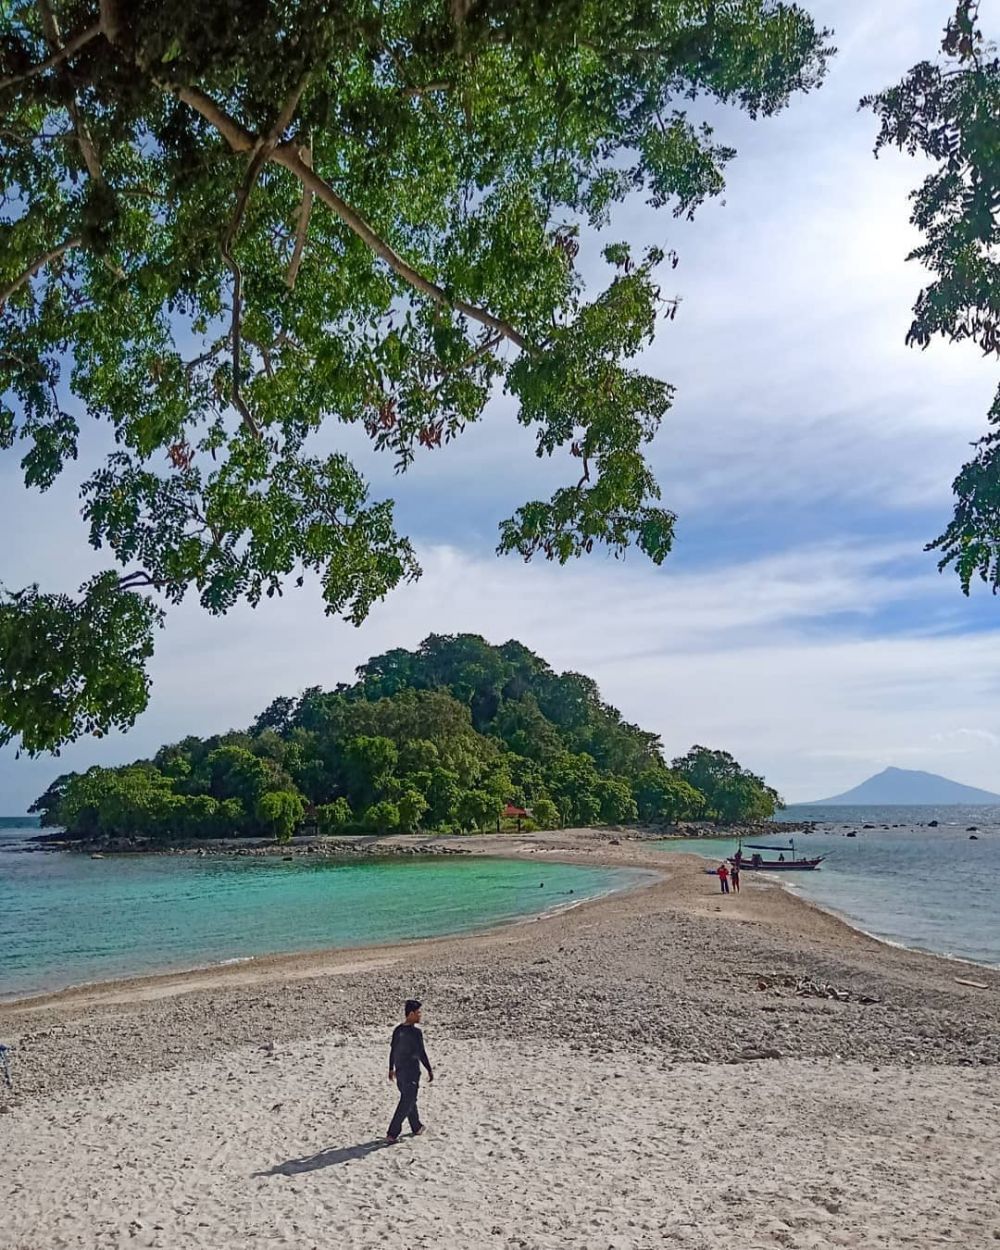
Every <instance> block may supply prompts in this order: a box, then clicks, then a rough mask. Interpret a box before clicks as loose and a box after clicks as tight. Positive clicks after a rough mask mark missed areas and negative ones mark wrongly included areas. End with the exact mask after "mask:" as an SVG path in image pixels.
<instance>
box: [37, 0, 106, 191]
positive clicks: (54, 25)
mask: <svg viewBox="0 0 1000 1250" xmlns="http://www.w3.org/2000/svg"><path fill="white" fill-rule="evenodd" d="M38 11H39V13H41V15H42V27H43V29H44V31H45V38H46V39H47V40H48V41H49V43H50V44H51V45H52V46H53V48H55V49H56V52H60V51H62V48H63V42H62V35H61V33H60V31H59V22H58V19H57V18H56V15H55V14H54V13H53V12H52V6H51V5H50V4H49V2H48V0H38ZM66 107H67V111H68V112H69V115H70V119H71V120H72V122H73V127H74V129H75V130H76V137H77V141H78V142H79V144H80V151H81V153H82V154H83V163H84V164H85V165H86V166H87V173H88V174H90V176H91V178H93V180H94V182H96V183H98V184H99V185H103V183H104V173H103V171H102V169H101V162H100V160H99V159H98V156H97V148H96V147H94V140H93V138H92V137H91V134H90V129H89V127H88V126H87V122H86V119H85V118H84V116H83V113H81V111H80V104H79V101H78V100H77V98H76V92H75V91H71V92H70V96H69V100H68V102H67V106H66Z"/></svg>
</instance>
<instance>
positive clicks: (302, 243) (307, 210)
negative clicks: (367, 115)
mask: <svg viewBox="0 0 1000 1250" xmlns="http://www.w3.org/2000/svg"><path fill="white" fill-rule="evenodd" d="M302 159H303V161H304V162H305V163H306V164H307V165H308V166H309V168H310V169H312V147H311V146H309V147H303V148H302ZM315 198H316V196H315V193H314V192H312V191H310V190H309V188H308V187H303V188H302V203H301V204H300V205H299V211H298V216H297V219H296V222H295V248H294V250H293V251H292V259H291V260H290V261H289V262H288V273H287V274H285V285H286V286H287V287H288V289H289V290H290V291H293V290H294V289H295V279H296V278H297V277H298V276H299V266H300V265H301V264H302V254H303V252H304V251H305V247H306V238H307V236H308V234H309V218H310V216H311V214H312V206H313V201H314V200H315Z"/></svg>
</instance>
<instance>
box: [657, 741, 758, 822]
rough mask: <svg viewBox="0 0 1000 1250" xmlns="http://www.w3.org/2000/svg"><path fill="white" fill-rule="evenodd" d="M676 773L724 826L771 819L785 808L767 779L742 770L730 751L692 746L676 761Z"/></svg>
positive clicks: (711, 815)
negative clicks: (780, 808) (695, 791)
mask: <svg viewBox="0 0 1000 1250" xmlns="http://www.w3.org/2000/svg"><path fill="white" fill-rule="evenodd" d="M672 767H673V769H674V771H675V772H676V773H679V774H680V776H681V777H682V778H683V779H684V780H685V781H686V782H687V783H688V784H689V785H690V786H692V787H693V788H694V789H695V790H697V791H698V792H699V793H700V794H701V795H703V796H704V804H705V806H704V809H703V815H705V816H706V817H707V818H708V819H709V820H717V821H719V822H721V823H722V824H735V823H737V822H739V821H756V820H767V819H769V818H770V817H771V816H773V815H774V813H775V811H776V810H777V809H778V808H779V807H781V806H782V802H781V798H780V796H779V794H778V792H777V791H776V790H772V789H771V787H770V786H769V785H767V784H766V783H765V781H764V779H763V777H758V776H757V775H756V774H755V773H752V772H750V771H748V770H747V769H745V768H741V767H740V765H739V764H738V763H737V762H736V760H734V759H733V757H732V756H731V755H730V754H729V752H728V751H710V750H708V748H707V747H699V746H695V747H692V748H691V750H690V751H689V752H688V753H687V755H684V756H682V757H681V758H680V759H676V760H674V762H673V765H672Z"/></svg>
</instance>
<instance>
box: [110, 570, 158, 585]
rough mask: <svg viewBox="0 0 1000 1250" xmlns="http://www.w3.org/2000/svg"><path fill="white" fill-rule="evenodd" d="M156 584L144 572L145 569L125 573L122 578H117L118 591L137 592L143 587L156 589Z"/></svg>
mask: <svg viewBox="0 0 1000 1250" xmlns="http://www.w3.org/2000/svg"><path fill="white" fill-rule="evenodd" d="M157 585H158V583H157V582H156V581H155V580H154V579H153V578H152V577H151V576H150V575H149V573H147V572H146V570H145V569H136V571H135V572H134V573H126V574H125V576H124V577H119V579H118V586H117V588H116V589H118V590H139V589H141V588H142V587H145V586H152V587H154V588H155V587H156V586H157Z"/></svg>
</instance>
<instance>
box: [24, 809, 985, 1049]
mask: <svg viewBox="0 0 1000 1250" xmlns="http://www.w3.org/2000/svg"><path fill="white" fill-rule="evenodd" d="M690 836H691V835H690V834H689V833H683V834H677V835H673V837H676V840H678V841H680V840H685V839H689V838H690ZM712 836H713V837H716V838H717V839H718V840H731V838H732V836H733V835H732V833H730V832H725V833H719V834H717V835H712ZM705 837H706V840H711V838H709V837H708V835H705ZM670 840H672V836H671V835H668V836H661V835H659V834H657V835H655V836H650V835H649V834H646V833H640V834H636V833H632V832H630V831H629V830H627V829H619V828H615V829H610V830H608V829H593V828H590V829H570V830H559V831H556V832H552V833H545V832H538V833H533V834H511V833H501V834H493V833H490V834H478V835H469V834H463V835H435V836H431V837H427V836H423V835H391V836H387V837H375V836H372V837H368V838H365V840H364V845H363V846H350V845H349V851H350V856H349V857H352V858H353V857H354V856H356V855H364V856H372V857H377V856H378V855H383V856H386V857H395V856H398V855H403V856H408V857H409V856H414V857H417V856H422V855H427V856H434V855H456V854H461V855H463V856H470V857H487V858H511V859H526V858H528V857H529V856H531V855H544V856H545V857H546V859H548V860H549V861H551V862H558V863H563V864H569V865H578V866H584V867H600V868H608V869H622V868H625V869H637V870H639V871H643V872H648V873H651V874H655V875H656V876H657V877H658V878H659V879H660V883H663V882H666V881H667V880H669V878H670V877H671V876H672V875H673V873H672V869H674V868H675V867H676V869H679V870H682V871H683V870H685V869H686V870H690V869H691V868H692V867H694V866H697V869H698V871H699V873H703V872H704V868H703V866H704V864H705V863H706V862H708V861H712V860H713V858H714V857H713V856H710V855H701V854H699V853H698V852H691V853H690V854H687V853H683V852H679V853H678V852H672V853H671V854H670V857H669V859H667V857H666V856H663V855H660V856H659V857H658V856H657V852H656V851H655V850H649V849H645V848H646V846H647V844H649V843H651V842H659V841H670ZM131 853H133V854H145V853H149V854H184V855H188V854H194V853H196V852H195V851H193V850H191V849H185V850H179V851H171V852H167V851H164V852H131ZM214 853H215V854H221V855H230V854H231V855H234V856H240V855H245V854H248V853H249V854H252V855H253V856H254V857H257V856H259V855H264V854H269V855H272V856H278V857H280V856H282V855H283V854H287V850H285V849H284V848H281V847H276V846H272V847H270V848H269V849H268V850H267V851H264V850H262V849H256V850H254V851H251V852H247V851H246V850H237V849H234V848H223V847H222V846H221V845H220V846H219V847H217V848H215V850H214ZM314 853H315V854H316V856H317V858H322V857H324V854H325V856H327V857H329V858H333V859H340V858H343V857H344V851H343V847H342V846H341V844H340V842H339V841H338V842H337V843H335V844H331V845H329V846H327V847H326V848H325V851H318V852H314V851H312V850H310V848H309V846H308V845H303V846H300V847H297V848H296V851H295V854H296V856H302V855H306V854H314ZM677 861H680V862H677ZM705 875H706V876H707V875H708V874H705ZM744 879H745V880H747V881H752V883H753V888H754V890H765V891H770V890H777V891H780V893H781V894H782V896H783V897H785V898H787V899H788V900H789V902H791V903H792V904H793V905H794V906H795V907H798V908H801V909H803V910H802V912H801V913H800V916H799V918H798V924H797V926H796V927H798V928H800V929H801V930H802V931H803V932H805V931H807V930H808V929H809V927H810V926H809V923H808V919H807V916H808V913H809V912H815V913H818V914H821V915H823V916H824V917H826V918H827V919H829V920H831V921H833V922H834V923H835V924H836V925H838V926H839V927H840V929H841V930H842V932H843V934H844V935H847V937H848V942H850V940H851V938H854V939H863V940H864V941H865V942H868V943H872V944H874V945H875V946H877V947H880V948H883V949H886V950H889V951H897V952H901V953H903V954H907V955H912V956H914V957H917V958H920V959H929V960H932V961H940V962H941V963H942V964H943V965H955V964H959V965H961V966H962V967H967V968H972V969H975V970H977V971H980V972H983V973H984V974H986V973H995V974H997V975H998V979H997V985H996V988H997V989H998V990H1000V965H992V964H987V963H983V962H980V961H976V960H972V959H964V958H962V957H960V956H956V955H950V954H947V953H944V952H938V951H930V950H927V949H925V948H922V947H917V946H910V945H907V944H906V943H904V942H900V941H895V940H893V939H892V938H889V937H886V936H883V935H881V934H878V933H874V932H871V931H870V930H867V929H865V928H864V927H863V926H862V924H861V923H860V922H859V921H857V920H855V919H854V918H853V917H851V916H849V915H847V914H845V913H843V912H841V911H839V910H838V909H837V908H835V907H831V906H828V905H826V904H824V903H821V902H819V901H817V900H815V899H812V898H809V897H808V896H807V895H805V894H802V893H799V892H798V891H797V890H795V889H794V886H793V884H792V883H791V882H790V881H787V880H784V879H782V878H781V877H780V876H773V877H772V876H767V875H766V874H763V873H758V874H753V875H752V876H751V874H750V873H749V872H746V871H745V873H744ZM656 884H658V882H657V881H656V880H650V881H648V882H636V883H634V884H632V885H622V886H618V887H611V888H609V889H608V890H605V891H603V892H601V893H600V894H598V895H596V896H594V897H590V898H586V899H579V900H574V901H572V902H563V903H558V904H555V905H554V906H552V907H547V908H545V909H544V910H542V911H539V912H532V913H530V914H527V915H521V916H512V917H510V918H508V919H504V920H501V921H498V922H495V923H492V924H487V925H483V926H476V927H474V928H470V929H460V930H452V931H449V932H446V933H441V934H435V935H431V936H428V937H420V938H412V939H408V940H393V939H390V940H387V941H385V942H370V943H363V944H359V945H350V946H329V947H326V946H323V947H316V948H313V949H309V950H300V951H274V952H268V953H264V954H257V955H253V954H251V955H246V956H237V957H232V958H229V959H225V960H220V961H218V962H209V963H206V964H195V965H192V966H190V967H185V968H172V969H170V968H166V969H161V970H157V971H151V972H148V973H138V974H135V975H129V976H123V977H111V978H100V979H97V980H93V981H83V982H79V983H76V984H73V985H68V986H65V987H61V988H58V989H53V990H41V991H37V992H31V993H28V994H18V995H13V996H3V997H0V1024H2V1023H3V1018H4V1014H5V1012H7V1011H15V1010H25V1011H34V1010H44V1009H47V1008H60V1007H63V1006H65V1007H67V1008H70V1007H72V1006H73V1005H74V1004H82V1005H90V1004H91V1003H95V1002H99V1001H102V1002H103V1001H114V1002H121V1003H124V1002H128V1001H130V1000H132V999H133V998H135V999H136V1000H139V999H141V998H144V997H147V996H148V997H159V996H165V995H169V994H183V993H186V992H188V991H189V989H190V988H197V989H205V988H210V987H211V986H212V985H214V984H216V983H218V984H222V983H224V982H226V981H229V980H242V979H243V978H241V977H240V973H241V972H245V973H246V974H247V979H248V981H249V982H251V983H256V982H257V981H258V980H264V979H270V978H272V977H274V978H277V977H280V976H282V975H284V976H289V977H294V978H302V977H308V976H312V975H324V974H335V973H336V971H337V969H338V966H339V965H340V964H341V962H346V963H347V964H348V965H349V966H353V964H354V963H356V962H357V961H358V960H360V961H362V962H364V963H366V964H371V963H372V962H373V961H374V962H377V963H382V962H383V961H384V960H386V959H392V960H395V959H401V958H403V957H410V956H413V957H414V958H419V952H420V951H421V950H422V949H427V950H432V949H433V948H434V947H435V946H437V945H439V944H442V943H452V942H456V941H460V940H462V939H465V938H475V939H489V938H492V937H498V936H501V935H502V934H503V933H505V932H506V931H508V930H511V929H518V928H520V927H522V926H529V925H534V924H539V923H541V922H544V921H546V920H548V919H551V918H553V917H556V916H559V915H561V914H564V913H568V912H572V911H574V910H582V909H588V908H592V907H595V906H597V905H599V904H600V903H602V902H606V901H609V900H612V899H614V898H616V897H618V896H620V895H623V894H632V893H635V892H641V891H644V890H649V889H651V888H653V887H654V886H655V885H656ZM713 897H714V895H713ZM740 897H742V896H740ZM942 971H943V969H942ZM258 974H259V975H258Z"/></svg>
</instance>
